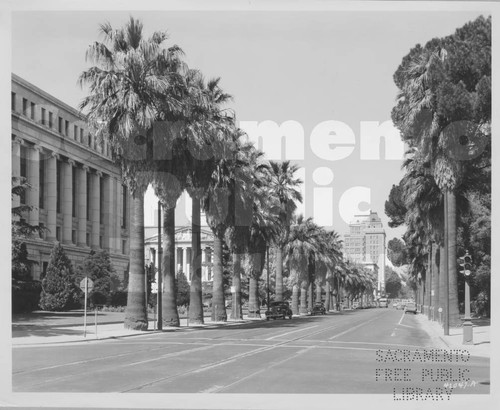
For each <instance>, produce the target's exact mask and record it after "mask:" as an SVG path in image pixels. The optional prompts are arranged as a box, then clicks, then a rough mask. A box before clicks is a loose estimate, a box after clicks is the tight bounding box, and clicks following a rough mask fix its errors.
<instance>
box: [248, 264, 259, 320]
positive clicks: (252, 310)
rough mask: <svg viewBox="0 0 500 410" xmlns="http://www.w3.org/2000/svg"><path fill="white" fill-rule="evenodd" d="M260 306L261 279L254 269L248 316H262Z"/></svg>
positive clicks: (251, 279) (249, 294)
mask: <svg viewBox="0 0 500 410" xmlns="http://www.w3.org/2000/svg"><path fill="white" fill-rule="evenodd" d="M259 306H260V303H259V280H258V277H257V274H256V272H255V271H252V273H251V274H250V289H249V290H248V317H260V311H259Z"/></svg>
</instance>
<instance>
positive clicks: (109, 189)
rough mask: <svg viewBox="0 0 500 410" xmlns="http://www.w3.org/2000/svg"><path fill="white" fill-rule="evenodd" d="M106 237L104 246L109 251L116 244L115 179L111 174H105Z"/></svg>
mask: <svg viewBox="0 0 500 410" xmlns="http://www.w3.org/2000/svg"><path fill="white" fill-rule="evenodd" d="M103 183H104V221H103V223H104V237H103V247H104V249H106V250H107V251H108V252H109V253H111V252H112V250H113V244H114V242H115V241H114V238H113V235H114V232H113V230H114V224H113V209H114V208H113V206H112V205H113V202H114V201H113V198H114V195H113V180H112V178H111V177H110V176H109V175H105V176H104V180H103Z"/></svg>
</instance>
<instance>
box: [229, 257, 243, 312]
mask: <svg viewBox="0 0 500 410" xmlns="http://www.w3.org/2000/svg"><path fill="white" fill-rule="evenodd" d="M232 286H233V290H234V291H233V297H232V301H231V319H234V320H241V319H243V314H242V311H241V255H240V254H239V253H237V252H236V251H235V252H234V253H233V277H232Z"/></svg>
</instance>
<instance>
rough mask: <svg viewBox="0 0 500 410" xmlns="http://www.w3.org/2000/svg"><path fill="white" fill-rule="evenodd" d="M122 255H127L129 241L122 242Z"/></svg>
mask: <svg viewBox="0 0 500 410" xmlns="http://www.w3.org/2000/svg"><path fill="white" fill-rule="evenodd" d="M122 253H123V254H124V255H125V254H126V253H127V240H126V239H123V240H122Z"/></svg>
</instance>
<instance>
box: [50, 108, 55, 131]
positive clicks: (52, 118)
mask: <svg viewBox="0 0 500 410" xmlns="http://www.w3.org/2000/svg"><path fill="white" fill-rule="evenodd" d="M53 126H54V115H53V114H52V113H51V112H50V111H49V128H52V127H53Z"/></svg>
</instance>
